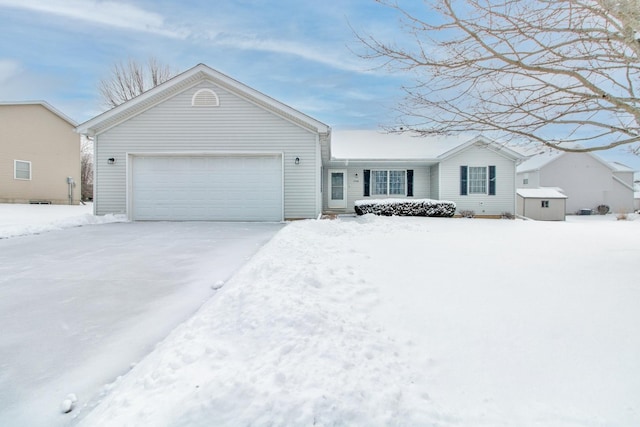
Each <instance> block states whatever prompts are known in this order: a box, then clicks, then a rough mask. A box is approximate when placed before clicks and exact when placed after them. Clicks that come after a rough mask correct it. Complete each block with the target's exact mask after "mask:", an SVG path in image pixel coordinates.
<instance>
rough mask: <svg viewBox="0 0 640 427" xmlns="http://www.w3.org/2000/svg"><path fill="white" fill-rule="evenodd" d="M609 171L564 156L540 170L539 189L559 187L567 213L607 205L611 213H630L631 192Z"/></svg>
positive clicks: (592, 161) (580, 157)
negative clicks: (564, 198) (565, 198)
mask: <svg viewBox="0 0 640 427" xmlns="http://www.w3.org/2000/svg"><path fill="white" fill-rule="evenodd" d="M613 176H614V175H613V171H612V170H611V169H610V168H609V167H607V166H606V165H605V164H604V163H603V162H600V161H598V160H597V159H596V158H594V157H593V156H591V155H588V154H585V153H566V154H564V155H562V156H559V157H558V158H557V159H555V160H554V161H552V162H550V163H548V164H546V165H544V166H543V167H542V168H541V169H540V186H541V187H560V188H562V190H563V192H564V194H566V195H567V196H568V199H567V206H566V209H567V213H569V214H573V213H576V212H577V211H580V210H581V209H595V208H596V207H597V206H598V205H601V204H604V205H608V206H609V207H610V208H611V210H612V211H613V212H617V211H627V212H630V211H631V210H632V209H633V189H632V187H627V186H624V185H623V184H621V183H620V182H618V181H616V180H614V179H613Z"/></svg>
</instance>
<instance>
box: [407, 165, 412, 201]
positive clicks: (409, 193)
mask: <svg viewBox="0 0 640 427" xmlns="http://www.w3.org/2000/svg"><path fill="white" fill-rule="evenodd" d="M407 196H408V197H413V169H407Z"/></svg>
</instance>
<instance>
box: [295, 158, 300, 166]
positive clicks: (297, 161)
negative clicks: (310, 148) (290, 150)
mask: <svg viewBox="0 0 640 427" xmlns="http://www.w3.org/2000/svg"><path fill="white" fill-rule="evenodd" d="M294 162H295V163H296V165H299V164H300V157H296V159H295V160H294Z"/></svg>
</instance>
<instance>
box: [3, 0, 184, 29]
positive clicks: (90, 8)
mask: <svg viewBox="0 0 640 427" xmlns="http://www.w3.org/2000/svg"><path fill="white" fill-rule="evenodd" d="M0 6H5V7H11V8H16V9H25V10H30V11H34V12H40V13H49V14H53V15H58V16H63V17H66V18H71V19H75V20H79V21H84V22H89V23H93V24H100V25H106V26H110V27H116V28H122V29H127V30H133V31H141V32H148V33H153V34H159V35H163V36H167V37H173V38H185V37H186V36H187V35H188V33H187V31H185V30H181V29H172V28H170V27H169V26H167V25H166V23H165V19H164V17H163V16H162V15H160V14H158V13H155V12H149V11H147V10H144V9H141V8H139V7H137V6H133V5H130V4H127V3H123V2H116V1H100V0H0Z"/></svg>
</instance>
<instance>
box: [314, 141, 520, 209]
mask: <svg viewBox="0 0 640 427" xmlns="http://www.w3.org/2000/svg"><path fill="white" fill-rule="evenodd" d="M322 156H323V165H324V173H323V174H322V178H323V188H325V189H326V191H324V196H325V197H324V198H323V209H324V211H325V212H333V213H351V212H353V211H354V202H355V201H356V200H363V199H365V200H366V199H384V198H407V199H411V198H415V199H423V198H427V199H436V200H448V201H453V202H455V203H456V205H457V209H458V211H462V210H472V211H474V212H475V214H476V215H478V216H500V215H502V214H503V213H511V214H513V213H515V211H516V199H515V196H516V188H515V171H516V163H517V162H518V161H519V160H520V159H521V158H522V156H521V155H520V154H518V153H516V152H514V151H512V150H510V149H509V148H507V147H505V146H503V145H500V144H497V143H495V142H493V141H491V140H489V139H486V138H484V137H482V136H480V137H475V138H474V137H469V136H458V137H448V138H424V137H416V136H411V135H408V134H389V133H381V132H376V131H334V132H333V135H332V136H331V141H330V144H327V145H326V146H323V152H322Z"/></svg>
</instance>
